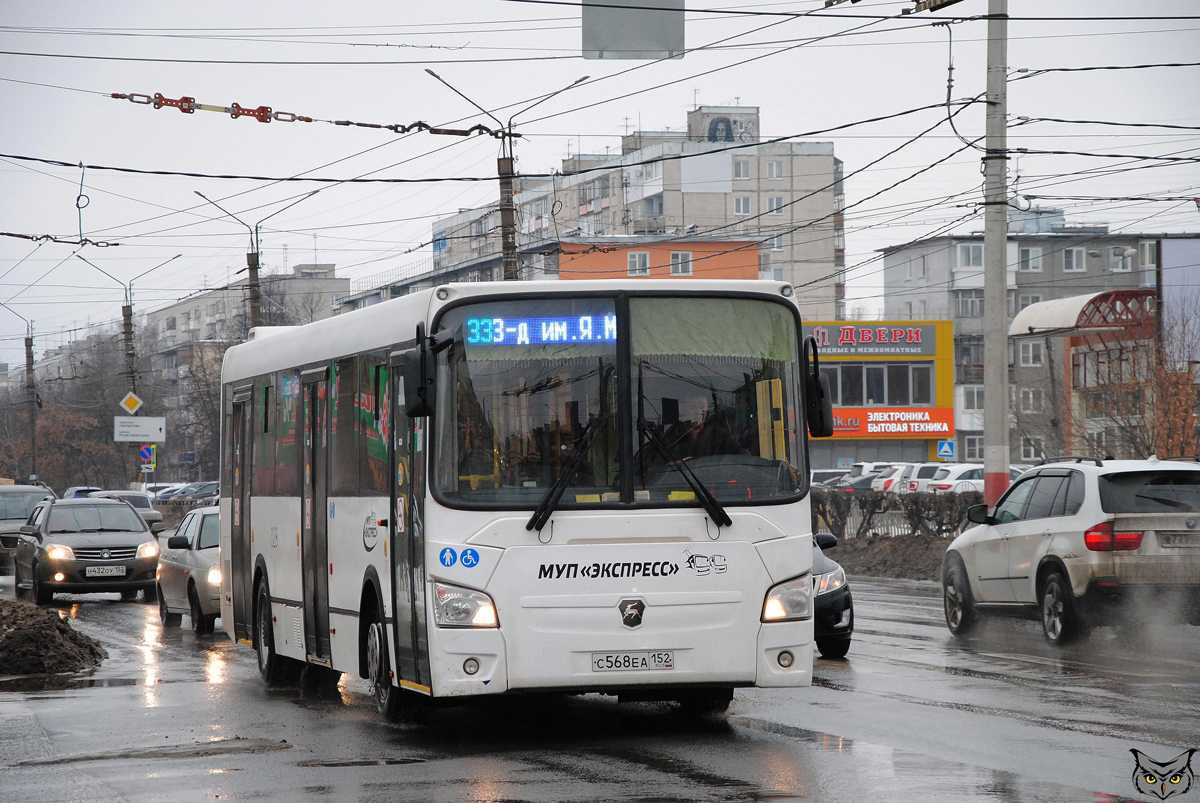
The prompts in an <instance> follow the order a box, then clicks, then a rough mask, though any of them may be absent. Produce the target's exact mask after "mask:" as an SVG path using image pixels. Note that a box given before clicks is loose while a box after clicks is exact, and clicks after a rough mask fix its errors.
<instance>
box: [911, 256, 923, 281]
mask: <svg viewBox="0 0 1200 803" xmlns="http://www.w3.org/2000/svg"><path fill="white" fill-rule="evenodd" d="M908 278H909V279H924V278H925V256H924V255H923V254H922V255H921V256H919V257H913V258H912V259H910V260H908Z"/></svg>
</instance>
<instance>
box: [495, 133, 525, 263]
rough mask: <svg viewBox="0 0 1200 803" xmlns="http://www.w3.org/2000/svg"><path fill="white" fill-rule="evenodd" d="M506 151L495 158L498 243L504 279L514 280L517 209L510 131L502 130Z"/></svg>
mask: <svg viewBox="0 0 1200 803" xmlns="http://www.w3.org/2000/svg"><path fill="white" fill-rule="evenodd" d="M504 150H505V151H506V153H505V154H504V155H503V156H501V157H500V158H499V159H497V160H496V168H497V172H498V173H499V175H500V245H501V252H502V253H503V254H504V281H506V282H515V281H517V280H518V279H520V278H521V269H520V263H519V262H518V261H517V210H516V207H515V206H514V205H513V157H512V131H511V130H505V132H504Z"/></svg>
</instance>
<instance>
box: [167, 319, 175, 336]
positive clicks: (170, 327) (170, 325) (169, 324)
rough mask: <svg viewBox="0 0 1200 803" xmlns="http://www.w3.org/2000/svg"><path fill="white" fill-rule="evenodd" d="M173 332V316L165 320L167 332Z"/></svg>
mask: <svg viewBox="0 0 1200 803" xmlns="http://www.w3.org/2000/svg"><path fill="white" fill-rule="evenodd" d="M174 330H175V316H174V315H172V316H171V317H170V318H167V331H168V332H172V331H174Z"/></svg>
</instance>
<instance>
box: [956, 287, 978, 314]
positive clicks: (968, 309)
mask: <svg viewBox="0 0 1200 803" xmlns="http://www.w3.org/2000/svg"><path fill="white" fill-rule="evenodd" d="M955 295H956V296H957V301H958V317H960V318H982V317H983V291H982V290H958V291H956V292H955Z"/></svg>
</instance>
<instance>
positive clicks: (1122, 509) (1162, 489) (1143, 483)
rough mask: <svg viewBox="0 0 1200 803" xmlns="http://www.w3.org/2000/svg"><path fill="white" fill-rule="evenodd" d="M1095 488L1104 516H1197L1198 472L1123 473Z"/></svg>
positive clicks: (1102, 479)
mask: <svg viewBox="0 0 1200 803" xmlns="http://www.w3.org/2000/svg"><path fill="white" fill-rule="evenodd" d="M1099 485H1100V506H1101V507H1102V508H1104V512H1105V513H1197V512H1200V471H1123V472H1120V473H1114V474H1104V475H1101V477H1100V482H1099Z"/></svg>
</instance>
